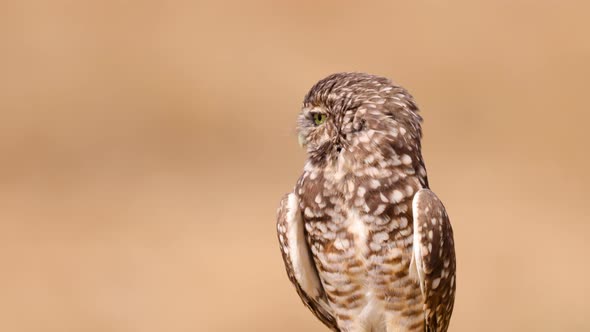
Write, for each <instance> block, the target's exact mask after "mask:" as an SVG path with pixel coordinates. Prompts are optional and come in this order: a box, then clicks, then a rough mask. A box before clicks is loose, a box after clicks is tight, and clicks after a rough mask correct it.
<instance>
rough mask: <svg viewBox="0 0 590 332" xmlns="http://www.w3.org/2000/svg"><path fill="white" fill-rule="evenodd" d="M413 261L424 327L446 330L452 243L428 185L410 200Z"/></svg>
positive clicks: (438, 203) (452, 291)
mask: <svg viewBox="0 0 590 332" xmlns="http://www.w3.org/2000/svg"><path fill="white" fill-rule="evenodd" d="M412 210H413V215H414V257H413V259H414V262H413V263H414V265H415V267H416V269H417V272H418V278H419V281H420V288H421V290H422V295H423V296H424V315H425V316H424V319H425V326H426V329H425V330H426V331H446V330H447V329H448V326H449V322H450V319H451V314H452V312H453V304H454V302H455V283H456V280H455V247H454V240H453V229H452V228H451V223H450V221H449V217H448V215H447V212H446V211H445V207H444V206H443V204H442V202H441V201H440V200H439V199H438V197H436V195H435V194H434V193H433V192H432V191H430V190H429V189H421V190H420V191H419V192H418V193H417V194H416V195H415V196H414V200H413V204H412Z"/></svg>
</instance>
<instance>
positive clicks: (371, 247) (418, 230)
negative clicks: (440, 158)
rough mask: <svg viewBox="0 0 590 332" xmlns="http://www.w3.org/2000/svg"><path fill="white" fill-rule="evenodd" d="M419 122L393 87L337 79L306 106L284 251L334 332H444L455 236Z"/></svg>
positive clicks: (282, 220)
mask: <svg viewBox="0 0 590 332" xmlns="http://www.w3.org/2000/svg"><path fill="white" fill-rule="evenodd" d="M421 121H422V118H421V117H420V115H419V114H418V108H417V106H416V103H415V102H414V99H413V98H412V96H411V95H410V94H409V93H408V92H407V91H406V90H405V89H404V88H402V87H400V86H398V85H395V84H393V83H392V82H391V81H390V80H388V79H387V78H384V77H379V76H373V75H369V74H363V73H338V74H333V75H331V76H328V77H326V78H324V79H322V80H321V81H319V82H318V83H316V84H315V85H314V86H313V87H312V88H311V90H310V91H309V92H308V94H307V95H306V96H305V99H304V102H303V108H302V110H301V113H300V115H299V118H298V129H297V131H298V137H299V142H300V144H301V145H302V146H303V147H305V148H306V150H307V161H306V163H305V166H304V169H303V174H302V175H301V177H300V178H299V180H298V181H297V183H296V185H295V189H294V190H293V192H291V193H289V194H287V195H285V196H284V197H283V199H282V200H281V202H280V206H279V209H278V213H277V214H278V216H277V232H278V238H279V245H280V249H281V253H282V257H283V261H284V263H285V267H286V270H287V275H288V277H289V279H290V280H291V282H292V283H293V285H294V286H295V289H296V291H297V293H298V295H299V297H300V298H301V299H302V301H303V303H304V304H305V305H306V306H307V307H308V308H309V309H310V310H311V311H312V312H313V313H314V314H315V316H316V317H317V318H318V319H319V320H320V321H322V322H323V323H324V324H325V325H326V326H327V327H329V328H330V329H331V330H333V331H340V332H393V331H446V330H447V329H448V326H449V321H450V318H451V313H452V311H453V304H454V298H455V289H456V279H455V249H454V242H453V230H452V228H451V224H450V221H449V216H448V215H447V212H446V211H445V207H444V206H443V204H442V202H441V201H440V200H439V199H438V197H437V196H436V195H435V194H434V193H433V192H432V191H431V190H430V189H429V186H428V178H427V176H426V168H425V166H424V161H423V159H422V154H421V150H420V147H421V143H420V140H421V137H422V129H421Z"/></svg>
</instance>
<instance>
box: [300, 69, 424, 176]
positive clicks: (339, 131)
mask: <svg viewBox="0 0 590 332" xmlns="http://www.w3.org/2000/svg"><path fill="white" fill-rule="evenodd" d="M416 112H417V108H416V105H415V104H414V102H413V100H412V97H411V96H410V95H409V94H408V93H407V91H405V90H404V89H403V88H401V87H398V86H395V85H393V84H392V83H391V82H390V81H389V80H388V79H386V78H383V77H378V76H373V75H368V74H360V73H339V74H334V75H331V76H328V77H326V78H325V79H323V80H321V81H319V82H318V83H316V85H314V86H313V87H312V89H311V90H310V92H309V93H308V94H307V96H306V97H305V100H304V104H303V108H302V110H301V113H300V114H299V119H298V136H299V143H300V144H301V145H302V146H305V147H306V148H307V152H308V156H309V159H310V161H311V162H312V163H313V164H316V165H319V164H323V165H325V164H326V163H328V164H329V163H335V162H337V161H338V160H339V159H342V158H347V156H355V158H356V159H359V157H360V158H364V157H368V155H369V153H370V154H371V155H372V157H370V158H369V161H371V160H373V161H378V160H381V159H387V158H390V157H391V155H392V153H394V146H395V145H396V143H397V142H399V143H402V140H403V143H405V144H406V145H407V144H409V145H410V146H411V145H412V144H419V139H420V120H421V118H420V116H418V115H417V113H416Z"/></svg>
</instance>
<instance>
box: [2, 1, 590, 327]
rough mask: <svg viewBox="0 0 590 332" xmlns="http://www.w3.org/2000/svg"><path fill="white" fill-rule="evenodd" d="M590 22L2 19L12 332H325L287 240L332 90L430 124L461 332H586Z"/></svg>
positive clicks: (457, 13)
mask: <svg viewBox="0 0 590 332" xmlns="http://www.w3.org/2000/svg"><path fill="white" fill-rule="evenodd" d="M589 11H590V3H589V2H587V1H586V2H584V1H579V2H573V1H563V2H557V1H555V2H553V1H508V0H505V1H494V2H492V1H489V2H474V1H467V0H463V1H454V2H452V3H451V2H441V1H379V2H365V3H361V2H350V3H344V2H341V1H321V2H315V1H298V2H295V1H293V2H276V1H258V0H252V1H244V2H237V1H235V2H233V3H223V2H213V1H211V2H198V1H197V2H190V1H93V2H90V1H41V0H39V1H30V0H25V1H15V0H13V1H3V2H2V3H0V116H1V120H0V248H1V250H0V264H1V268H0V330H1V331H18V332H20V331H60V332H61V331H141V332H144V331H146V332H150V331H285V332H289V331H326V329H325V328H324V327H323V326H322V325H321V324H320V323H319V322H318V321H316V320H315V319H314V318H313V316H312V315H311V314H310V313H309V312H308V311H307V309H306V308H305V307H304V306H303V305H302V304H301V303H300V300H299V298H298V297H297V295H296V293H295V292H294V290H293V288H292V286H291V285H290V284H289V282H288V280H287V277H286V274H285V272H284V269H283V265H282V261H281V258H280V254H279V251H278V245H277V240H276V236H275V225H274V222H275V210H276V207H277V205H278V202H279V199H280V197H281V195H282V194H283V193H285V192H287V191H288V190H290V189H291V188H292V186H293V185H294V183H295V181H296V179H297V177H298V175H299V174H300V172H301V169H302V166H303V162H304V158H305V156H304V152H303V151H302V150H300V149H299V147H298V146H297V139H296V135H295V119H296V115H297V112H298V110H299V107H300V105H301V101H302V99H303V96H304V94H305V93H306V92H307V90H308V89H309V88H310V87H311V85H312V84H313V83H315V82H316V81H317V80H319V79H321V78H322V77H324V76H326V75H328V74H330V73H332V72H337V71H365V72H370V73H375V74H380V75H384V76H388V77H390V78H392V79H394V80H395V81H396V82H398V83H400V84H402V85H404V86H405V87H407V88H408V89H409V90H410V91H411V92H412V93H413V94H414V96H415V97H416V99H417V101H418V104H419V106H420V107H421V109H422V115H423V116H424V118H425V124H424V130H425V138H424V151H423V152H424V156H425V159H426V162H427V166H428V170H429V177H430V182H431V186H432V188H433V189H434V190H435V191H436V193H437V194H438V195H439V196H440V197H441V198H442V199H443V201H444V202H445V204H446V206H447V209H448V211H449V213H450V215H451V218H452V221H453V225H454V229H455V237H456V243H457V251H458V264H459V267H458V268H459V271H458V273H459V277H458V297H457V300H456V305H455V313H454V317H453V320H452V324H451V330H452V331H588V330H590V321H589V320H588V318H587V315H588V296H590V286H589V285H590V283H589V282H588V279H589V278H590V266H589V264H588V254H589V253H590V240H588V234H590V233H589V232H590V226H589V223H588V221H589V220H588V219H589V215H590V211H589V208H588V201H587V200H588V193H589V190H588V186H589V185H590V178H589V175H588V174H589V169H590V156H589V155H588V151H589V150H588V149H589V148H588V145H589V143H590V141H589V140H588V130H587V126H588V122H589V121H590V116H589V114H588V113H589V109H588V96H589V92H588V88H589V84H588V79H589V77H590V63H589V60H590V38H588V32H589V31H590V20H588V12H589Z"/></svg>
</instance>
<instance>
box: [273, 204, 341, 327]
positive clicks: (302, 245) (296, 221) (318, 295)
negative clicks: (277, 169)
mask: <svg viewBox="0 0 590 332" xmlns="http://www.w3.org/2000/svg"><path fill="white" fill-rule="evenodd" d="M277 214H278V216H277V233H278V237H279V245H280V247H281V253H282V254H283V261H284V262H285V268H286V270H287V275H288V276H289V280H291V283H293V285H294V286H295V289H296V290H297V294H299V297H300V298H301V300H302V301H303V303H304V304H305V305H306V306H307V307H308V308H309V310H311V312H313V313H314V314H315V315H316V317H317V318H319V319H320V320H321V321H322V323H324V324H325V325H326V326H327V327H329V328H330V329H332V330H333V331H336V332H339V331H340V330H339V329H338V327H337V325H336V319H335V318H334V316H333V314H332V310H331V308H330V306H329V304H328V300H327V298H326V294H325V292H324V288H323V286H322V283H321V281H320V277H319V275H318V272H317V269H316V267H315V264H314V262H313V259H312V257H311V252H310V249H309V246H308V244H307V241H306V235H305V227H304V224H303V218H302V215H301V210H300V208H299V198H298V197H297V196H296V195H295V194H294V193H290V194H287V195H285V196H284V197H283V199H282V200H281V204H280V206H279V210H278V212H277Z"/></svg>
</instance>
